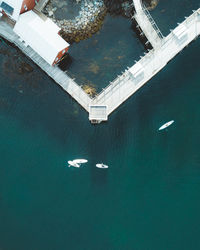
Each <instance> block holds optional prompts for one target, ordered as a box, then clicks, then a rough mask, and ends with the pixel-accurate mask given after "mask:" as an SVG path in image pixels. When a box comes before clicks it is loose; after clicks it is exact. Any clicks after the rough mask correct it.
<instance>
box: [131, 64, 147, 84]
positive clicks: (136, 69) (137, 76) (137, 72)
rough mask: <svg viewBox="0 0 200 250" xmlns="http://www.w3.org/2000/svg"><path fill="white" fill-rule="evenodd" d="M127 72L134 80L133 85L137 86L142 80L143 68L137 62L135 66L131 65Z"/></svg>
mask: <svg viewBox="0 0 200 250" xmlns="http://www.w3.org/2000/svg"><path fill="white" fill-rule="evenodd" d="M129 72H130V73H131V76H132V77H133V78H134V80H135V84H137V83H138V82H139V81H140V80H141V79H142V78H144V68H143V66H142V64H141V63H139V62H137V63H136V64H135V65H133V66H132V67H131V68H130V69H129Z"/></svg>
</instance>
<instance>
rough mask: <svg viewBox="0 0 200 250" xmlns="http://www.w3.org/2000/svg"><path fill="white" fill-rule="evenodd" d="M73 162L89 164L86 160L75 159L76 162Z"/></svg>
mask: <svg viewBox="0 0 200 250" xmlns="http://www.w3.org/2000/svg"><path fill="white" fill-rule="evenodd" d="M73 162H75V163H78V164H82V163H86V162H88V160H85V159H75V160H73Z"/></svg>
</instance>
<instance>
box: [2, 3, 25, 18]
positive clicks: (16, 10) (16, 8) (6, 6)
mask: <svg viewBox="0 0 200 250" xmlns="http://www.w3.org/2000/svg"><path fill="white" fill-rule="evenodd" d="M22 2H23V0H0V6H1V8H2V9H3V10H4V11H5V12H6V13H7V14H8V15H9V16H11V17H12V18H13V19H14V20H15V21H17V19H18V17H19V15H20V11H21V7H22ZM11 9H12V11H11V12H10V10H11Z"/></svg>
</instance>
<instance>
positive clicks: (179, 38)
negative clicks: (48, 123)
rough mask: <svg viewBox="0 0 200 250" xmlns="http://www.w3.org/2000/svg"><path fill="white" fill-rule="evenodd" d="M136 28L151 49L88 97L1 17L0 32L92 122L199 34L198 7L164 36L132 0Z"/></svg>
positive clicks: (110, 109) (125, 97)
mask: <svg viewBox="0 0 200 250" xmlns="http://www.w3.org/2000/svg"><path fill="white" fill-rule="evenodd" d="M133 4H134V7H135V14H134V16H133V18H134V19H135V20H136V22H137V25H138V28H139V29H140V30H141V32H143V33H144V35H145V36H146V38H147V40H148V42H149V43H150V44H151V45H152V47H153V49H152V50H150V51H149V52H148V53H145V54H144V55H143V56H142V57H141V59H140V60H139V61H138V62H135V64H134V65H133V66H132V67H131V68H128V69H126V70H125V71H124V73H123V74H122V75H120V76H118V77H117V78H116V79H115V80H114V81H112V82H111V83H110V84H109V85H108V86H107V87H106V88H105V89H103V91H102V92H101V93H99V94H98V95H97V96H96V97H94V98H91V97H89V96H88V95H87V94H86V93H85V92H84V91H83V89H82V88H81V87H80V86H79V85H78V84H77V83H76V82H75V81H74V80H73V79H71V78H70V77H69V76H68V75H67V73H65V72H63V71H62V70H60V69H59V68H58V67H57V66H51V65H49V64H48V63H46V62H45V61H44V60H43V59H42V58H41V57H40V55H38V54H37V53H36V52H35V51H34V50H33V49H31V48H30V47H29V46H27V47H26V46H25V44H24V43H23V42H22V41H20V39H19V38H18V36H17V35H16V34H15V33H14V31H13V27H12V25H11V24H9V23H7V22H6V21H5V20H4V18H2V19H1V20H0V36H2V37H4V38H5V39H6V40H8V41H9V42H11V43H14V44H15V45H16V46H17V47H18V48H19V49H20V50H22V52H23V53H24V54H26V55H27V56H28V57H30V58H31V60H33V61H34V62H35V63H36V64H37V65H38V66H39V67H40V68H41V69H42V70H43V71H45V72H46V73H47V74H48V75H49V76H50V77H51V78H52V79H53V80H54V81H55V82H56V83H57V84H58V85H60V86H61V87H62V88H63V89H64V90H65V91H66V92H67V93H68V94H69V95H70V96H71V97H73V98H74V99H75V100H76V101H77V102H78V103H79V104H80V105H81V106H82V107H83V108H84V109H85V110H86V111H87V112H88V113H89V120H90V121H91V122H92V123H100V122H101V121H107V119H108V116H109V115H110V114H111V113H112V112H113V111H114V110H115V109H117V107H119V106H120V105H121V104H122V103H123V102H125V101H126V100H127V99H128V98H129V97H130V96H131V95H133V94H134V93H135V92H136V91H137V90H138V89H139V88H141V87H142V86H143V85H144V84H145V83H147V82H148V81H149V80H150V79H151V78H152V77H153V76H154V75H156V74H157V73H158V72H159V71H160V70H161V69H162V68H164V67H165V65H166V64H167V63H168V62H169V61H170V60H172V59H173V58H174V57H175V56H176V55H177V54H178V53H179V52H180V51H182V50H183V49H184V48H185V47H186V46H187V45H188V44H189V43H190V42H192V41H193V40H194V39H196V38H197V37H198V36H199V35H200V9H198V10H196V11H193V14H191V15H190V16H189V17H187V18H186V19H185V20H184V21H183V22H182V23H180V24H178V26H177V27H176V28H175V29H174V30H172V31H171V32H170V33H169V35H168V36H166V37H164V36H163V35H162V34H161V32H160V31H159V29H158V27H157V25H156V23H155V22H154V20H153V18H152V17H151V16H150V14H149V12H148V11H147V9H146V8H145V6H143V5H142V4H141V1H140V0H133Z"/></svg>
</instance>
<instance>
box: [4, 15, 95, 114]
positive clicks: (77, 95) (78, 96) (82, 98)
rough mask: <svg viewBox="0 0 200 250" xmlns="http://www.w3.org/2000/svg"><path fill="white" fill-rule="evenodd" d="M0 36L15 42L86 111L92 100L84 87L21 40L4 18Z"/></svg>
mask: <svg viewBox="0 0 200 250" xmlns="http://www.w3.org/2000/svg"><path fill="white" fill-rule="evenodd" d="M0 36H1V37H3V38H5V39H6V40H8V41H9V42H11V43H14V44H15V45H16V46H17V47H18V48H19V49H20V50H22V51H23V53H24V54H25V55H27V56H28V57H30V58H31V60H33V61H34V62H35V63H36V64H37V65H38V66H39V67H40V68H41V69H42V70H44V71H45V72H46V73H47V74H48V75H49V76H50V77H51V78H52V79H53V80H55V82H56V83H57V84H59V85H60V86H61V87H62V88H63V89H64V90H65V91H67V92H68V93H69V95H71V96H72V97H73V98H74V99H75V100H76V101H77V102H78V103H79V104H80V105H81V106H82V107H83V108H84V109H85V110H86V111H89V109H88V107H89V104H90V102H91V98H90V97H89V96H88V95H87V94H86V93H85V92H84V91H83V89H82V88H81V87H80V86H79V85H78V84H77V83H76V82H75V81H74V80H73V79H71V78H70V77H69V76H68V75H67V74H66V73H65V72H63V71H62V70H61V69H59V68H58V67H57V66H51V65H49V64H48V63H47V62H46V61H45V60H44V59H42V58H41V56H40V55H38V54H37V53H36V52H35V51H34V50H33V49H32V48H31V47H29V46H27V47H26V46H25V44H24V43H23V42H22V41H20V40H19V38H18V36H17V35H16V34H15V33H14V31H13V29H12V26H10V25H9V24H8V23H6V22H5V21H4V20H0Z"/></svg>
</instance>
